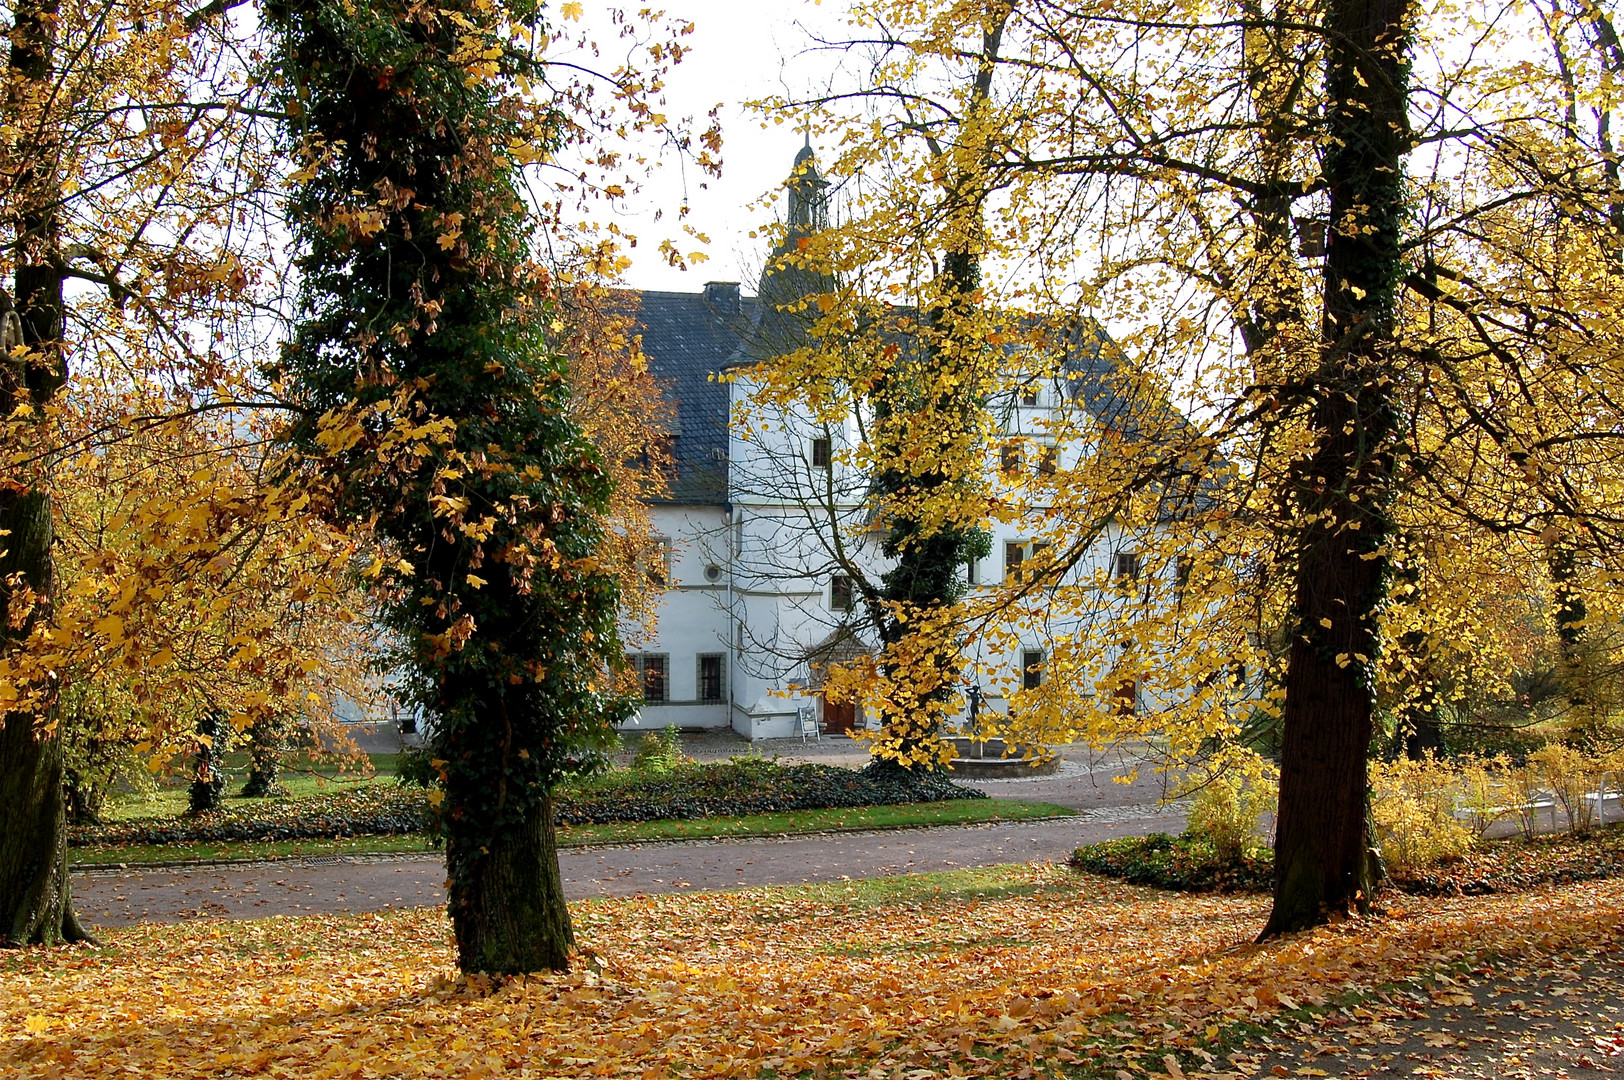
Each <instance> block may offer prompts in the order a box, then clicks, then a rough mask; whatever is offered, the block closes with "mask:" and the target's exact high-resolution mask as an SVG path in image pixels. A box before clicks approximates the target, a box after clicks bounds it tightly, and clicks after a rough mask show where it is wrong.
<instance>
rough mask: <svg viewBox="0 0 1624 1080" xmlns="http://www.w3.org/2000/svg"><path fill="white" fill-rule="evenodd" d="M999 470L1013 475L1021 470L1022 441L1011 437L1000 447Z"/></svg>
mask: <svg viewBox="0 0 1624 1080" xmlns="http://www.w3.org/2000/svg"><path fill="white" fill-rule="evenodd" d="M998 471H999V472H1002V473H1004V474H1005V475H1009V476H1013V475H1014V474H1015V473H1018V472H1020V471H1021V443H1020V440H1019V439H1010V440H1009V441H1008V442H1006V443H1004V444H1003V445H1002V446H1000V447H999V448H998Z"/></svg>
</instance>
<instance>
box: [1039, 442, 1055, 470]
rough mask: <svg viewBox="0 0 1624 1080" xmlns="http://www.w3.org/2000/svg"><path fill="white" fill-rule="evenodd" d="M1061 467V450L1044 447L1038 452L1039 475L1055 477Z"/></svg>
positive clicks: (1053, 447)
mask: <svg viewBox="0 0 1624 1080" xmlns="http://www.w3.org/2000/svg"><path fill="white" fill-rule="evenodd" d="M1059 467H1060V448H1059V447H1057V446H1044V447H1041V448H1039V450H1038V475H1039V476H1053V475H1054V474H1055V472H1056V470H1058V469H1059Z"/></svg>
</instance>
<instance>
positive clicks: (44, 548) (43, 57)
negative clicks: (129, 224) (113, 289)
mask: <svg viewBox="0 0 1624 1080" xmlns="http://www.w3.org/2000/svg"><path fill="white" fill-rule="evenodd" d="M13 11H14V19H13V23H12V29H11V52H10V55H9V58H8V64H7V69H8V70H7V76H8V88H7V91H6V97H5V102H4V114H5V119H6V121H7V123H8V125H11V126H13V128H14V130H23V131H30V132H37V133H38V134H37V136H36V137H35V138H33V139H31V140H28V141H27V142H26V145H20V146H18V147H17V148H16V149H14V150H12V151H10V152H9V153H11V154H16V155H18V156H17V157H15V158H12V159H11V160H12V161H13V162H14V167H15V169H16V172H15V174H14V175H13V176H11V177H9V178H8V202H7V205H6V207H5V209H6V218H7V220H6V225H7V226H9V227H10V229H11V230H12V239H11V242H12V257H13V265H14V266H15V286H16V289H15V310H14V311H13V303H12V301H11V300H10V298H4V302H3V303H0V316H3V320H4V321H3V327H4V333H3V335H0V343H3V345H4V347H5V348H4V353H5V355H0V418H3V419H5V420H15V419H18V418H21V419H22V420H23V423H21V424H19V425H17V426H16V427H14V428H13V429H12V431H13V433H14V434H17V435H19V436H20V437H22V438H25V439H26V438H29V437H30V436H31V434H32V432H33V431H35V430H38V429H37V428H36V427H35V426H34V425H36V424H42V423H45V422H47V421H46V420H45V419H44V418H43V416H42V412H41V410H42V409H43V407H44V406H45V405H46V404H47V403H49V402H50V400H51V399H52V398H54V397H55V396H56V394H57V392H58V391H59V390H60V389H61V388H62V386H63V384H64V383H65V382H66V381H67V366H66V363H65V361H64V353H63V346H62V305H63V289H62V274H61V271H60V269H59V267H60V265H61V255H60V250H59V248H60V234H61V224H60V220H59V218H58V216H57V205H58V203H59V201H60V198H61V184H60V181H59V179H58V177H59V171H58V165H59V163H58V160H57V157H58V149H57V146H56V142H55V140H54V139H53V138H52V137H51V134H50V129H49V125H48V123H46V122H44V121H43V120H42V117H43V116H44V115H45V114H44V109H45V104H44V103H45V102H47V101H48V100H49V95H50V94H51V92H52V90H53V86H52V75H53V70H52V65H53V63H54V58H55V49H56V33H57V30H56V28H57V21H58V14H59V3H58V0H43V2H38V0H25V2H24V3H20V4H17V5H15V6H14V8H13ZM0 295H3V294H0ZM16 345H23V346H26V347H27V349H28V355H27V359H26V360H22V361H19V360H17V359H15V358H14V357H13V356H11V355H9V354H10V351H11V348H12V347H13V346H16ZM19 410H21V412H19ZM30 421H31V422H30ZM48 480H49V477H48V476H46V475H43V474H41V475H34V476H30V477H0V655H3V654H5V653H8V652H12V651H13V650H16V649H17V648H19V647H20V646H21V644H22V642H23V641H25V640H26V639H27V637H28V635H29V634H30V632H31V631H32V630H33V628H34V626H35V624H36V623H37V622H38V620H40V619H41V618H44V617H47V616H48V614H49V610H50V598H51V588H52V565H51V538H52V523H51V513H52V511H51V497H50V493H49V489H48V487H47V486H46V485H47V483H48ZM33 687H34V688H35V689H40V690H43V694H42V695H41V696H39V697H37V698H35V699H34V702H33V704H32V705H31V707H29V708H27V709H19V710H17V711H14V712H10V713H3V714H0V944H5V945H30V944H55V943H57V942H62V941H82V940H87V939H89V937H90V935H89V934H87V933H86V932H85V931H84V929H83V928H82V927H81V926H80V925H79V922H78V920H77V919H76V918H75V917H74V914H73V903H72V896H71V893H70V890H69V886H68V862H67V810H66V804H65V801H64V796H63V763H62V732H61V729H60V728H59V727H58V726H57V723H56V721H57V708H56V703H55V700H54V697H55V692H56V690H55V687H54V686H51V685H46V686H43V687H42V686H41V685H40V684H39V683H38V682H37V681H35V682H34V683H33Z"/></svg>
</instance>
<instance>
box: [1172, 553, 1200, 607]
mask: <svg viewBox="0 0 1624 1080" xmlns="http://www.w3.org/2000/svg"><path fill="white" fill-rule="evenodd" d="M1193 573H1195V556H1193V555H1180V556H1179V558H1178V563H1177V569H1176V570H1175V571H1174V574H1173V595H1174V596H1176V597H1177V598H1178V599H1180V600H1183V599H1184V590H1186V589H1188V588H1189V587H1190V575H1191V574H1193Z"/></svg>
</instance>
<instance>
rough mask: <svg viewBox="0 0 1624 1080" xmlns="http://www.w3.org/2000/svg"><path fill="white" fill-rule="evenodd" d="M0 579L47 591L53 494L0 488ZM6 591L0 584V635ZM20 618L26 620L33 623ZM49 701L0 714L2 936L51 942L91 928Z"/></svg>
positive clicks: (12, 634)
mask: <svg viewBox="0 0 1624 1080" xmlns="http://www.w3.org/2000/svg"><path fill="white" fill-rule="evenodd" d="M0 530H8V531H9V535H7V536H6V537H5V539H4V541H0V543H3V545H4V546H3V548H0V582H4V581H5V580H7V579H8V578H10V577H11V576H12V575H13V574H20V575H21V577H22V580H23V581H24V582H25V583H26V584H27V585H28V587H29V588H31V589H33V590H34V591H35V592H39V593H45V594H48V592H49V589H50V577H51V502H50V499H49V498H48V497H47V496H46V495H44V494H43V493H41V492H36V491H30V492H22V493H17V492H12V491H9V490H4V489H0ZM10 600H11V593H10V592H9V591H8V590H6V589H5V588H4V587H3V586H0V643H3V644H5V645H7V646H15V645H16V643H17V641H18V640H19V639H20V638H21V637H23V636H26V633H27V631H26V629H23V630H22V631H21V633H18V632H17V631H9V632H8V631H7V630H6V627H7V626H9V619H7V618H5V616H6V615H8V614H9V610H8V609H9V607H10ZM32 621H33V620H32V619H29V620H27V621H26V622H25V624H24V625H25V627H26V626H27V625H30V624H31V623H32ZM55 721H56V710H55V707H54V706H53V707H52V708H51V709H50V710H48V711H47V713H46V714H45V715H44V716H36V715H35V714H34V713H31V712H14V713H8V714H6V715H5V717H4V718H3V720H0V724H3V726H0V944H3V945H7V946H17V945H54V944H58V943H60V942H63V941H69V942H72V941H84V940H87V939H88V938H89V936H90V935H89V934H87V933H85V931H84V930H83V929H82V928H81V927H80V926H79V923H78V920H76V919H75V918H74V915H73V905H72V903H71V898H70V894H69V889H68V821H67V805H66V803H65V801H64V799H63V787H62V732H61V729H60V728H58V727H56V726H55Z"/></svg>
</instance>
